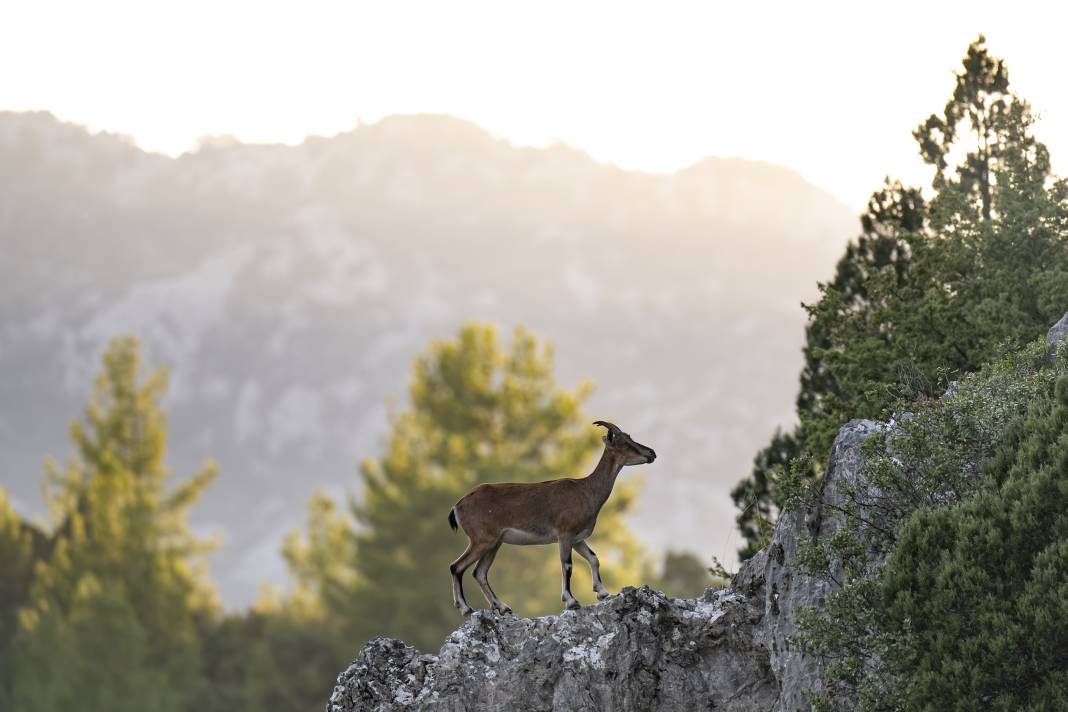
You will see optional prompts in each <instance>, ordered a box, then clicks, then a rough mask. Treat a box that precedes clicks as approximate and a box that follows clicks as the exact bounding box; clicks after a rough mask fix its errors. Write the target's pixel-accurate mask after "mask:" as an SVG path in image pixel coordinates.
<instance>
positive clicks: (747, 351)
mask: <svg viewBox="0 0 1068 712" xmlns="http://www.w3.org/2000/svg"><path fill="white" fill-rule="evenodd" d="M855 226H856V219H855V216H853V215H852V214H851V212H850V210H849V209H848V208H847V207H845V206H844V205H842V204H841V203H839V202H838V201H836V200H835V199H834V198H833V197H831V196H830V195H828V194H827V193H825V192H823V191H821V190H819V189H818V188H815V187H814V186H811V185H809V184H807V183H805V182H804V181H803V180H802V179H801V178H800V177H799V176H798V175H797V174H796V173H793V172H792V171H790V170H788V169H785V168H781V167H777V166H773V165H770V164H763V163H755V162H749V161H744V160H741V159H707V160H705V161H702V162H701V163H699V164H696V165H695V166H692V167H690V168H688V169H686V170H683V171H680V172H678V173H675V174H671V175H656V174H646V173H637V172H629V171H624V170H621V169H619V168H615V167H612V166H605V165H602V164H598V163H596V162H594V161H592V160H591V159H590V158H589V157H588V156H586V155H585V154H583V153H582V152H580V151H576V150H574V149H571V148H568V147H565V146H553V147H550V148H546V149H536V148H517V147H514V146H511V145H510V144H508V143H507V142H505V141H502V140H499V139H496V138H494V137H492V136H491V135H490V134H488V133H487V132H485V131H483V130H482V129H480V128H478V127H477V126H475V125H473V124H471V123H469V122H465V121H461V120H459V119H455V118H452V117H445V116H401V117H392V118H389V119H385V120H383V121H381V122H379V123H377V124H373V125H369V126H360V127H358V128H357V129H355V130H353V131H351V132H348V133H343V134H339V135H338V136H335V137H332V138H322V137H310V138H309V139H307V140H306V141H305V142H304V143H302V144H300V145H299V146H262V145H245V144H241V143H239V142H236V141H233V140H228V139H212V140H208V141H205V142H204V143H203V145H202V146H201V148H200V149H199V150H198V151H197V152H195V153H189V154H185V155H183V156H181V157H179V158H176V159H171V158H167V157H163V156H158V155H153V154H148V153H145V152H143V151H141V150H140V149H138V148H136V146H134V145H133V144H132V143H131V142H130V141H128V140H125V139H122V138H121V137H116V136H113V135H108V134H93V135H90V134H88V133H87V132H86V131H85V130H84V129H82V128H80V127H76V126H72V125H70V124H65V123H62V122H59V121H57V120H55V119H54V118H53V117H51V116H50V115H48V114H44V113H34V114H12V113H0V248H2V249H3V251H4V255H5V258H4V260H3V261H2V262H0V315H2V319H0V453H2V455H0V477H2V480H0V481H2V483H3V484H4V485H5V486H7V487H8V488H9V489H11V490H12V491H13V493H14V494H15V496H16V497H17V498H18V499H19V500H20V501H21V503H22V507H23V508H24V509H27V510H33V511H36V509H37V508H38V507H39V505H38V497H37V494H36V493H37V488H38V482H39V479H40V471H41V470H40V461H41V459H42V457H43V456H44V455H45V454H47V453H51V454H53V455H56V456H60V457H62V456H65V454H66V453H67V452H68V451H69V446H68V445H67V442H66V431H67V428H66V424H67V422H68V420H69V419H70V418H71V417H73V416H75V415H77V414H78V413H79V412H80V409H81V408H82V406H83V404H84V399H85V395H86V393H87V392H88V389H89V386H90V378H91V376H92V374H93V373H94V372H95V370H96V368H97V358H98V355H99V352H100V350H101V348H102V347H103V345H104V344H105V343H106V342H107V340H108V339H109V338H110V337H111V336H113V335H115V334H117V333H126V332H130V333H135V334H137V335H138V336H140V337H141V338H142V339H144V340H145V342H146V345H147V347H148V353H149V357H150V360H151V361H152V362H153V363H161V364H166V365H169V366H171V367H172V368H173V373H172V376H173V387H172V395H171V397H170V399H169V402H168V404H167V405H168V407H169V408H170V409H171V413H172V417H171V462H172V463H173V464H174V466H175V469H176V470H177V471H178V472H181V473H184V472H188V471H189V470H190V469H191V468H192V467H193V466H194V465H195V464H196V463H198V462H199V461H200V459H201V458H202V457H203V456H208V455H210V456H213V457H215V458H217V459H218V460H219V461H220V463H221V465H222V473H221V477H220V479H219V481H218V482H217V483H216V485H215V486H214V488H213V490H212V491H211V492H210V493H209V495H208V497H207V501H205V502H204V503H203V505H202V506H200V507H198V508H197V509H196V510H194V518H195V520H196V521H198V522H199V523H200V524H201V525H202V526H204V527H207V528H215V529H222V530H224V531H225V532H226V538H227V543H226V546H225V547H224V549H223V550H222V552H220V554H219V555H218V556H216V557H215V564H214V568H215V572H216V577H217V578H218V579H219V581H220V584H221V588H222V589H223V591H224V593H225V594H226V596H227V599H228V601H230V602H232V603H237V602H240V601H243V600H247V599H248V597H249V596H250V595H251V593H252V592H253V591H254V589H255V586H256V584H257V582H258V580H259V579H260V578H264V577H267V576H272V577H274V578H275V579H276V580H277V575H278V573H279V571H280V563H279V560H278V557H277V550H278V544H279V540H280V535H281V533H282V532H283V531H285V530H287V529H289V528H291V527H292V526H294V525H296V524H298V523H299V522H300V521H301V520H302V518H303V508H302V503H303V501H304V500H305V499H306V498H307V497H308V496H309V495H310V493H311V491H312V490H313V489H314V488H316V487H326V488H328V489H331V490H340V489H342V488H353V487H355V486H356V485H357V482H358V480H357V476H356V465H357V462H358V460H359V459H361V458H363V457H366V456H371V455H374V454H376V453H377V452H378V451H379V449H380V443H381V436H382V435H383V433H384V432H385V430H386V428H387V425H388V421H387V417H386V414H387V406H386V401H387V398H389V397H392V399H393V401H394V403H395V404H397V405H403V402H404V398H405V389H406V383H407V377H408V368H409V363H410V361H411V359H412V358H413V357H414V356H415V355H416V354H417V353H418V352H419V351H420V350H421V349H422V348H424V346H425V344H426V342H427V341H428V339H430V338H432V337H447V336H450V335H451V333H452V332H453V331H454V329H455V326H456V324H458V323H459V322H460V321H462V320H467V319H491V320H494V321H496V322H498V323H499V324H501V325H502V327H504V328H506V329H507V328H510V327H511V326H512V325H513V324H516V323H521V324H524V325H526V326H528V327H530V328H531V329H533V330H534V331H535V332H536V333H538V334H539V335H541V336H547V337H551V338H552V339H553V340H554V341H555V343H556V346H557V357H558V365H559V367H558V374H559V376H560V378H561V380H562V382H564V383H566V384H571V383H574V382H575V381H576V380H577V379H579V378H582V377H589V378H591V379H592V380H593V381H594V382H595V384H596V385H597V387H598V390H597V394H596V395H595V397H594V400H593V402H592V403H591V405H590V411H591V413H593V414H596V415H597V416H599V417H611V418H617V419H618V420H619V422H620V423H621V424H623V425H624V427H626V428H627V429H628V430H630V431H631V432H634V433H636V434H637V433H641V438H642V439H643V441H646V442H650V443H652V444H654V445H655V447H656V448H657V451H658V452H659V453H662V454H663V456H662V457H661V459H660V460H658V462H657V465H656V466H655V468H648V469H647V471H646V491H645V493H644V495H643V497H642V499H641V506H642V511H641V513H640V514H639V516H638V517H637V518H636V520H635V526H636V527H637V528H638V530H639V533H640V536H641V538H642V539H643V540H645V541H647V542H649V543H650V544H651V545H655V546H664V545H667V544H671V543H674V545H676V546H687V547H690V548H693V549H697V550H700V551H701V553H705V554H707V553H711V552H713V551H715V550H716V549H718V548H719V547H720V546H721V542H724V540H725V538H726V536H727V532H728V531H730V529H731V522H730V516H731V515H730V506H729V502H728V500H727V498H726V492H727V490H728V489H729V487H730V485H731V484H732V483H733V482H734V481H735V480H736V479H737V478H738V477H739V476H740V475H741V474H743V473H744V472H745V471H746V470H747V468H748V463H749V461H750V459H751V458H752V455H753V454H754V451H755V449H756V448H757V447H758V446H759V445H761V444H762V443H763V442H764V441H765V440H766V437H767V434H768V432H769V431H770V429H771V428H772V427H773V424H774V423H776V422H779V421H783V420H787V419H789V418H790V417H791V412H792V403H791V394H792V393H793V392H794V390H795V385H796V383H795V376H796V372H797V369H798V368H799V367H800V363H801V359H800V346H801V343H802V326H803V314H802V312H801V310H800V308H799V307H798V302H799V301H800V300H801V299H810V298H812V296H813V295H814V294H815V282H816V280H817V279H822V278H826V277H827V276H829V275H830V273H831V270H832V267H833V264H834V260H835V258H836V257H837V256H838V254H839V252H840V250H841V247H842V245H843V244H844V242H845V240H846V239H847V238H848V237H849V236H850V235H852V234H853V233H854V232H855ZM561 474H577V473H561ZM263 493H269V495H268V494H263ZM668 513H670V515H671V516H670V517H667V516H665V515H667V514H668ZM715 553H717V554H719V555H721V556H722V555H724V554H726V553H728V552H727V551H725V550H719V551H715Z"/></svg>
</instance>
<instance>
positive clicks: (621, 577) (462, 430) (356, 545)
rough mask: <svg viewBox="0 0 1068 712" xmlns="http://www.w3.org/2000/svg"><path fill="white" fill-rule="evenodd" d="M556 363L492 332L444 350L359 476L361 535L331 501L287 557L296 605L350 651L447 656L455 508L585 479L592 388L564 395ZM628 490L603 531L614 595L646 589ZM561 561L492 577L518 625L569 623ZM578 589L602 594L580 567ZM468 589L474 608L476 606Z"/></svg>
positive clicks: (523, 342) (537, 349) (525, 561)
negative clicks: (382, 449)
mask: <svg viewBox="0 0 1068 712" xmlns="http://www.w3.org/2000/svg"><path fill="white" fill-rule="evenodd" d="M552 371H553V358H552V351H551V349H550V348H549V347H548V346H545V345H541V344H539V343H538V342H537V340H536V339H535V338H534V337H533V336H532V335H530V334H529V333H527V332H526V331H523V330H522V329H519V330H517V331H516V332H515V334H514V336H513V338H512V342H511V345H510V348H508V349H504V348H502V347H501V345H500V343H499V341H498V338H497V335H496V333H495V331H494V329H493V328H492V327H490V326H482V325H468V326H465V327H463V328H462V329H461V330H460V333H459V334H458V336H457V338H456V339H455V340H451V341H441V342H437V343H434V344H433V345H432V346H431V348H430V351H429V353H427V354H426V355H424V356H423V357H421V358H419V359H418V360H417V361H416V363H415V369H414V375H413V380H412V385H411V404H412V407H411V409H410V410H407V411H404V412H401V413H399V414H397V415H395V416H394V418H393V430H392V433H391V435H390V439H389V446H388V449H387V451H386V453H385V455H384V456H382V457H381V458H379V459H375V460H368V461H367V462H365V463H364V465H363V467H362V469H361V476H362V479H363V484H364V491H363V497H362V499H361V500H360V501H359V503H358V504H354V505H353V510H354V514H355V518H356V522H357V524H358V526H356V527H353V526H352V525H351V524H349V523H348V522H346V521H345V519H344V518H343V517H341V515H339V514H338V513H337V511H336V509H335V507H334V505H333V504H332V503H331V502H330V501H329V500H328V499H326V498H323V497H317V498H316V499H315V500H313V501H312V503H311V505H310V512H309V514H310V517H309V527H308V532H307V534H305V535H304V536H299V535H298V536H295V537H294V538H291V539H290V541H289V542H288V544H287V549H286V551H287V558H288V559H289V561H290V568H291V570H292V571H293V573H294V576H295V578H296V580H297V582H298V584H299V586H298V595H301V594H300V593H299V592H300V591H305V592H311V596H310V598H311V599H316V598H317V599H318V600H319V601H320V602H321V605H322V606H323V607H324V611H325V613H324V615H326V616H328V618H329V619H330V620H332V621H334V622H335V623H336V625H338V626H339V629H340V630H341V631H342V633H343V637H344V640H345V641H346V643H347V644H348V646H350V648H355V646H358V645H360V644H361V643H362V642H364V641H366V640H367V639H369V638H371V637H373V636H376V635H390V636H395V637H400V638H403V639H404V640H406V641H408V642H410V643H412V644H414V645H416V646H417V647H419V648H421V649H424V650H433V649H437V648H438V647H439V646H440V645H441V642H442V640H443V639H444V637H445V635H447V634H448V633H449V632H450V631H452V630H453V629H454V628H455V627H456V626H457V624H458V623H459V622H460V618H459V615H458V613H457V611H456V609H455V608H454V607H453V605H452V597H451V594H450V578H449V574H448V567H449V563H450V562H451V561H452V560H453V559H455V558H457V557H458V556H459V555H460V554H461V553H463V550H464V547H465V544H466V540H465V539H464V537H463V536H462V535H461V534H454V533H453V532H451V531H450V530H449V526H448V524H447V522H446V517H447V515H448V512H449V508H450V507H451V506H452V504H453V503H454V502H455V501H456V500H458V499H459V498H460V497H461V496H463V494H464V493H466V492H467V491H468V490H469V489H470V488H472V487H474V486H475V485H477V484H480V483H483V482H537V481H541V480H546V479H552V478H557V477H564V476H581V475H583V474H585V473H584V471H583V468H585V467H588V466H591V464H592V463H591V459H592V457H593V455H594V454H595V452H596V451H597V449H598V443H599V440H598V433H597V432H596V429H594V428H592V427H591V426H590V421H591V420H592V419H591V418H589V417H588V416H586V415H585V414H584V413H583V411H582V407H581V406H582V401H583V400H584V399H585V398H586V397H587V396H588V395H589V392H590V387H589V386H588V385H585V384H584V385H581V386H579V387H578V389H576V390H575V391H573V392H571V391H567V390H564V389H561V388H560V387H559V386H557V384H556V383H555V381H554V379H553V373H552ZM634 493H635V489H634V486H633V485H632V484H629V483H626V482H624V483H620V484H617V486H616V488H615V492H614V493H613V495H612V497H611V499H609V501H608V503H607V504H606V505H605V507H604V509H603V510H602V512H601V515H600V517H599V519H598V526H597V532H596V533H595V535H594V539H595V540H596V541H594V542H593V545H594V548H595V549H596V550H597V552H598V555H599V556H600V557H601V559H602V562H603V565H602V576H603V577H604V579H605V582H606V584H607V585H609V586H616V587H618V586H621V585H625V584H632V583H636V582H637V579H638V563H639V561H638V560H639V553H640V552H639V549H638V546H637V544H636V543H635V541H634V539H633V538H632V536H631V535H630V533H629V532H628V530H627V528H626V527H625V525H624V524H623V522H622V515H623V513H624V512H626V511H627V510H628V509H629V508H630V507H631V506H632V505H633V502H634ZM559 571H560V568H559V558H558V555H557V552H556V550H555V548H553V547H506V548H505V549H504V550H502V551H501V553H500V554H499V555H498V557H497V559H496V562H495V564H494V568H493V570H492V572H491V577H492V579H493V586H494V589H495V590H496V591H497V593H498V594H499V595H500V596H501V598H502V599H504V600H505V601H506V602H508V603H509V605H511V606H512V607H513V608H514V609H515V610H516V611H517V612H518V613H520V614H522V615H540V614H546V613H551V612H557V611H559V610H560V601H559V580H560V573H559ZM575 573H576V576H575V578H574V580H573V583H572V586H573V589H574V590H575V592H576V595H578V596H579V597H580V598H582V597H585V598H586V599H587V601H590V602H592V600H594V599H593V595H592V593H586V590H587V589H590V588H591V586H592V584H591V583H590V582H589V575H588V572H587V571H584V569H583V567H582V566H576V567H575ZM472 585H473V582H472V581H471V579H470V578H469V577H468V586H467V589H466V590H467V593H468V594H469V598H470V600H471V602H472V603H473V602H475V600H476V598H474V597H472V596H475V597H477V596H478V593H477V590H473V589H472Z"/></svg>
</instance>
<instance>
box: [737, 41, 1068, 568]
mask: <svg viewBox="0 0 1068 712" xmlns="http://www.w3.org/2000/svg"><path fill="white" fill-rule="evenodd" d="M1032 124H1033V117H1032V116H1031V113H1030V109H1029V107H1028V105H1027V103H1026V102H1024V101H1023V100H1021V99H1019V98H1018V97H1017V96H1016V95H1015V94H1012V93H1011V92H1010V91H1009V83H1008V72H1007V70H1006V68H1005V65H1004V63H1003V62H1002V61H1001V60H1000V59H996V58H993V57H991V56H990V55H989V54H988V52H987V50H986V47H985V45H984V41H983V38H982V37H980V38H979V39H978V40H977V41H976V42H974V43H972V45H971V46H970V47H969V48H968V52H967V55H966V57H965V58H964V61H963V70H962V71H961V72H960V73H959V74H958V75H957V80H956V88H955V90H954V93H953V96H952V97H951V98H950V100H949V102H948V103H947V104H946V107H945V110H944V112H943V115H941V116H932V117H930V118H929V119H928V120H927V121H926V122H925V123H924V124H923V125H921V126H920V127H919V128H918V129H917V130H916V132H915V134H914V135H915V137H916V139H917V142H918V143H919V146H920V149H921V155H922V156H923V158H924V160H925V161H927V162H928V163H930V164H931V165H933V166H934V167H935V169H936V176H935V179H934V183H933V188H934V190H935V196H934V198H933V199H932V200H931V201H930V202H929V203H927V204H925V203H924V201H923V200H922V198H921V197H920V195H919V192H918V191H916V190H915V189H910V188H904V187H902V186H901V185H900V184H894V183H889V182H888V183H887V184H886V186H884V188H883V189H882V190H881V191H879V192H877V193H876V194H875V195H873V196H872V200H871V202H870V203H869V206H868V211H867V212H866V213H865V215H864V217H863V219H862V224H863V228H864V232H863V234H862V235H861V237H860V238H859V239H858V240H857V241H856V242H855V243H853V244H851V245H850V246H849V247H848V248H847V250H846V254H845V255H844V256H843V258H842V259H841V260H840V261H839V263H838V266H837V269H836V273H835V277H834V279H833V280H832V281H831V282H829V283H827V284H823V285H820V289H821V298H820V300H819V301H818V302H817V303H816V304H813V305H808V306H806V310H807V311H808V315H809V324H808V328H807V343H806V346H805V367H804V370H803V372H802V374H801V383H800V391H799V394H798V397H797V412H798V420H799V424H798V426H797V428H796V429H795V430H794V431H793V432H791V433H787V434H782V433H776V435H775V437H774V439H773V441H772V443H771V444H770V445H769V446H768V448H766V449H765V450H764V451H763V452H762V453H760V454H759V455H758V456H757V458H756V461H755V464H754V470H753V473H752V475H751V476H750V477H748V478H747V479H745V480H743V481H742V482H741V483H739V485H738V487H736V488H735V490H734V492H733V493H732V494H733V496H734V501H735V503H736V505H737V506H738V508H739V509H741V510H744V508H745V507H746V506H748V505H749V504H750V503H753V502H756V505H755V506H753V507H751V508H750V509H749V510H748V511H742V512H741V513H740V514H739V516H738V523H739V528H740V531H741V533H742V535H743V536H744V537H745V539H746V542H747V544H746V546H745V547H744V548H743V550H742V551H741V552H740V554H741V555H743V556H747V555H751V554H752V553H753V552H754V551H755V550H756V549H757V548H759V546H760V544H761V541H762V539H761V536H762V535H761V531H762V530H763V528H762V527H761V526H760V523H761V520H768V519H770V518H771V517H773V516H774V515H775V512H776V508H777V507H781V506H782V504H783V501H784V500H783V497H782V495H781V494H780V493H779V492H778V491H777V487H778V485H777V482H779V481H780V480H781V479H782V478H783V475H784V471H785V470H786V469H787V463H788V462H790V461H792V460H793V459H794V458H797V459H800V460H801V462H802V463H803V465H802V466H803V467H805V468H807V469H806V472H807V475H808V476H809V477H811V476H812V475H813V474H814V473H815V470H816V468H815V467H813V466H812V464H811V463H815V464H816V465H822V463H823V462H825V461H826V457H827V454H828V452H829V449H830V445H831V443H832V442H833V439H834V437H835V434H836V433H837V432H838V429H839V428H840V427H841V425H842V424H843V423H845V422H846V421H847V420H849V419H851V418H879V417H885V416H886V415H887V413H888V412H889V410H890V409H891V408H892V407H893V405H894V404H895V403H898V402H900V401H901V400H902V399H906V400H907V399H911V398H917V397H928V398H930V397H934V396H935V395H936V394H938V393H940V392H941V391H942V390H943V389H944V388H945V386H946V385H947V383H948V382H949V380H951V379H954V378H959V377H960V376H961V375H962V374H965V373H969V372H972V371H974V370H975V369H977V368H979V367H980V366H981V365H982V364H984V363H987V362H989V361H990V360H991V359H993V358H995V357H996V356H997V355H998V354H999V353H1001V352H1002V350H1003V349H1004V348H1005V347H1006V346H1009V347H1020V346H1022V345H1023V344H1025V343H1027V342H1029V341H1030V340H1031V339H1033V338H1034V337H1035V336H1036V335H1037V334H1040V333H1042V332H1043V331H1044V330H1045V329H1046V328H1048V326H1049V325H1050V324H1052V323H1053V322H1054V321H1056V320H1057V318H1059V317H1060V315H1061V314H1062V313H1063V310H1064V305H1065V304H1068V229H1066V227H1068V186H1066V185H1065V183H1064V182H1063V181H1056V182H1051V181H1050V179H1049V155H1048V152H1047V151H1046V149H1045V147H1044V146H1043V145H1042V144H1041V143H1039V142H1038V141H1037V140H1036V139H1035V138H1034V137H1033V135H1032V134H1031V126H1032Z"/></svg>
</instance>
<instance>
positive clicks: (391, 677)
mask: <svg viewBox="0 0 1068 712" xmlns="http://www.w3.org/2000/svg"><path fill="white" fill-rule="evenodd" d="M753 603H759V602H758V601H755V600H749V599H747V598H746V597H745V596H744V595H742V594H740V593H738V592H737V591H734V590H732V589H723V590H720V591H712V590H709V591H706V592H705V595H704V596H703V597H701V598H697V599H672V598H668V597H667V596H665V595H664V594H662V593H660V592H658V591H653V590H651V589H649V588H647V587H644V586H643V587H642V588H626V589H624V590H623V592H622V593H620V594H618V595H616V596H612V597H611V598H609V599H607V600H606V601H604V602H602V603H598V604H595V605H592V606H587V607H585V608H582V609H580V610H577V611H567V612H565V613H562V614H561V615H559V616H546V617H543V618H515V617H513V616H505V617H498V616H496V615H495V614H492V613H489V612H486V611H478V612H476V613H474V614H473V615H472V616H471V617H470V618H469V619H468V621H467V622H466V623H464V625H463V626H462V627H461V628H460V629H459V630H457V631H456V632H454V633H453V634H452V635H451V636H450V637H449V639H448V640H446V642H445V645H444V646H443V647H442V649H441V652H440V653H438V654H437V655H424V654H421V653H419V652H418V651H416V650H415V649H414V648H412V647H410V646H407V645H405V644H404V643H402V642H400V641H396V640H390V639H387V638H376V639H375V640H373V641H371V642H370V643H368V644H367V645H366V646H365V647H364V649H363V650H362V651H361V653H360V656H359V657H358V658H357V659H356V660H355V661H354V662H353V663H352V665H350V666H349V668H348V669H347V670H346V671H345V672H343V673H342V674H341V675H340V676H339V677H338V684H337V687H336V688H335V689H334V694H333V696H332V697H331V698H330V703H329V705H328V706H327V709H328V710H329V712H349V711H350V710H393V709H405V708H407V709H411V708H415V709H426V710H456V711H460V710H515V711H516V712H523V711H525V710H531V711H533V710H575V711H582V710H651V709H672V710H708V709H716V710H735V711H738V712H741V711H743V710H767V709H769V708H770V707H771V706H772V705H773V704H774V703H775V700H776V699H777V698H778V694H779V690H778V685H777V684H776V681H775V678H774V677H773V676H772V674H771V668H770V666H769V659H768V655H767V652H766V651H765V650H764V649H763V648H762V647H761V646H759V644H757V643H756V642H755V641H754V638H753V633H754V628H753V623H754V620H758V619H759V618H760V617H761V616H762V615H763V612H762V610H761V609H760V608H759V607H755V606H754V605H752V604H753Z"/></svg>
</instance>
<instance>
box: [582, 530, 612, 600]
mask: <svg viewBox="0 0 1068 712" xmlns="http://www.w3.org/2000/svg"><path fill="white" fill-rule="evenodd" d="M575 551H577V552H578V555H579V556H581V557H582V558H583V559H585V560H586V563H587V564H589V565H590V576H591V577H592V578H593V591H594V593H596V594H597V600H598V601H603V600H604V599H606V598H608V597H609V596H611V595H612V594H610V593H609V592H608V589H606V588H605V587H604V584H603V583H602V582H601V562H600V561H598V560H597V554H595V553H593V549H591V548H590V546H589V544H587V543H586V542H584V541H580V542H578V543H577V544H575Z"/></svg>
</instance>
